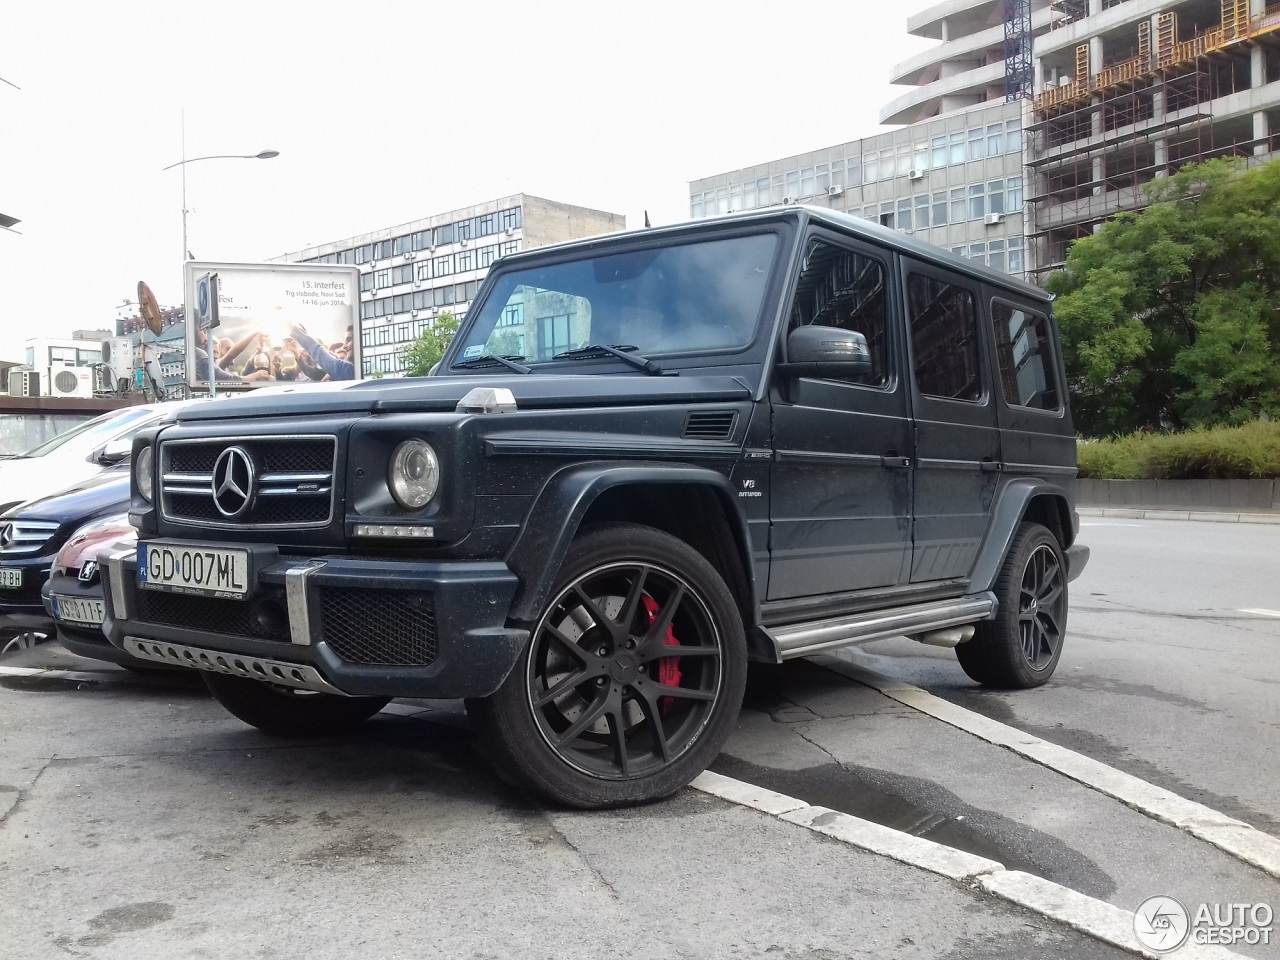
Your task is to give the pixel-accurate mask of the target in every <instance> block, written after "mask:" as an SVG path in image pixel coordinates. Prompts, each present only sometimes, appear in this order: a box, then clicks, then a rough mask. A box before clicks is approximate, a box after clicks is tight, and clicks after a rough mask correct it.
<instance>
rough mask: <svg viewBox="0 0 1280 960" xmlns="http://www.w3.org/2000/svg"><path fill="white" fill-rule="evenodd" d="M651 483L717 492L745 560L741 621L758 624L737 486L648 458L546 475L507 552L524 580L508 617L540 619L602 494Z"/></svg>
mask: <svg viewBox="0 0 1280 960" xmlns="http://www.w3.org/2000/svg"><path fill="white" fill-rule="evenodd" d="M649 484H664V485H670V484H680V485H684V486H688V485H690V484H699V485H703V486H706V487H709V488H711V490H712V491H713V492H714V493H716V495H717V497H718V499H719V500H720V501H721V504H722V506H724V508H725V515H726V519H728V521H729V525H730V529H731V531H732V533H733V539H734V548H735V550H736V552H737V555H738V558H739V560H740V561H741V566H742V575H743V580H744V583H745V585H746V590H747V597H746V598H745V599H746V603H747V605H748V609H749V610H750V611H751V615H750V618H749V619H750V621H751V622H744V624H743V626H744V627H745V628H746V629H747V632H748V635H749V634H750V633H751V631H752V630H753V629H754V627H755V626H756V624H757V623H758V620H759V609H760V607H759V602H758V600H757V597H756V585H755V572H754V567H753V565H752V563H751V551H750V543H751V541H750V539H749V537H748V534H747V524H746V519H745V518H744V517H743V516H742V513H741V511H739V510H738V509H737V498H736V493H735V491H734V489H733V485H732V484H730V483H729V480H728V478H727V477H725V476H724V475H723V474H721V473H717V472H716V471H714V470H710V469H707V468H706V467H696V466H692V465H688V464H673V463H654V462H648V461H631V462H628V463H618V462H617V461H592V462H588V463H576V464H573V465H571V466H567V467H564V468H563V469H561V470H558V471H556V472H555V473H553V474H551V476H549V477H548V478H547V480H546V482H545V483H544V484H543V486H542V489H541V490H540V491H539V492H538V495H537V496H536V497H535V498H534V501H533V504H532V505H531V506H530V508H529V511H528V513H527V514H526V518H525V523H524V527H523V528H522V529H521V531H520V534H519V536H518V537H517V538H516V541H515V543H514V544H512V546H511V549H510V550H509V551H508V552H507V557H506V561H507V565H508V566H509V567H510V568H511V570H512V572H514V573H515V575H516V577H517V578H518V579H519V584H520V585H519V586H518V587H517V588H516V595H515V599H514V600H513V601H512V604H511V612H510V618H511V619H512V620H516V621H519V622H525V623H527V622H530V621H533V620H536V619H537V618H538V615H539V614H540V613H541V612H542V607H543V606H544V605H545V604H546V602H547V598H548V596H549V595H550V593H551V587H552V584H553V583H554V582H555V578H556V575H557V574H558V573H559V571H560V566H561V564H562V563H563V562H564V557H565V554H566V553H567V552H568V551H569V544H570V543H571V542H572V540H573V538H574V536H575V535H576V534H577V532H578V528H579V527H580V526H581V525H582V520H583V517H585V516H586V514H587V510H588V509H589V508H590V507H591V504H592V503H594V502H595V500H596V498H597V497H599V496H600V494H602V493H604V492H605V491H606V490H610V489H613V488H615V487H620V486H628V485H649Z"/></svg>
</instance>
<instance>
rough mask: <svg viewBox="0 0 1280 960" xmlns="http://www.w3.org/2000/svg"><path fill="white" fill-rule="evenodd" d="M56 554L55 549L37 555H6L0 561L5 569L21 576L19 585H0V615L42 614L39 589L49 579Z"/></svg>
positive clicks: (38, 615)
mask: <svg viewBox="0 0 1280 960" xmlns="http://www.w3.org/2000/svg"><path fill="white" fill-rule="evenodd" d="M56 556H57V553H56V551H55V552H54V553H46V554H42V555H41V556H38V557H6V558H5V559H4V561H3V562H2V563H0V567H3V568H5V569H6V570H11V571H12V570H16V571H18V576H20V577H21V578H22V584H21V586H17V587H6V586H0V615H11V614H16V615H19V616H35V617H43V616H44V612H45V611H44V604H43V603H41V601H40V591H41V589H42V588H43V587H44V585H45V582H46V581H47V580H48V579H49V572H50V570H51V569H52V568H53V560H54V557H56Z"/></svg>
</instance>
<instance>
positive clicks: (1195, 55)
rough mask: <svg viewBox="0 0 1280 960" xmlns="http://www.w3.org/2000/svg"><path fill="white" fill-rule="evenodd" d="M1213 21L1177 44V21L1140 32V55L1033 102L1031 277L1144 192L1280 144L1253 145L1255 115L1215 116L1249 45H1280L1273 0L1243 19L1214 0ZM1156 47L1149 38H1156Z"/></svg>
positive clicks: (1084, 65)
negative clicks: (1188, 170)
mask: <svg viewBox="0 0 1280 960" xmlns="http://www.w3.org/2000/svg"><path fill="white" fill-rule="evenodd" d="M1220 2H1221V12H1222V19H1221V22H1220V24H1219V25H1218V26H1216V27H1213V28H1211V29H1209V30H1205V31H1203V32H1201V33H1198V34H1195V35H1194V36H1191V37H1189V38H1187V39H1184V40H1179V39H1178V37H1179V34H1178V18H1177V14H1176V13H1173V12H1166V13H1161V14H1158V15H1157V16H1156V17H1155V23H1154V26H1153V25H1152V24H1151V23H1150V22H1143V23H1141V24H1139V25H1138V29H1137V51H1138V52H1137V56H1135V57H1132V58H1130V59H1127V60H1124V61H1121V62H1118V63H1112V64H1106V65H1100V66H1098V67H1097V69H1096V70H1091V69H1090V67H1091V64H1090V62H1089V61H1090V56H1089V45H1088V44H1081V45H1080V46H1078V47H1077V48H1076V51H1075V53H1076V74H1075V76H1074V77H1073V78H1071V79H1070V80H1068V81H1067V82H1065V83H1063V84H1061V85H1059V86H1057V87H1051V88H1049V89H1048V90H1045V91H1044V92H1042V93H1041V94H1040V95H1039V96H1037V97H1036V98H1035V101H1034V110H1035V116H1034V119H1033V122H1032V123H1031V124H1029V125H1028V127H1027V136H1028V138H1029V139H1028V154H1027V155H1028V160H1027V167H1028V170H1027V174H1028V175H1027V178H1026V182H1027V184H1028V187H1029V189H1028V193H1029V196H1028V198H1027V201H1026V202H1027V204H1028V208H1029V211H1030V214H1031V220H1030V222H1031V226H1030V228H1029V230H1028V240H1029V247H1030V250H1031V255H1032V257H1033V258H1034V265H1033V266H1032V268H1031V273H1032V274H1033V275H1035V276H1040V275H1043V274H1044V273H1045V272H1047V271H1050V270H1053V269H1057V268H1059V267H1061V266H1062V263H1063V261H1065V259H1066V251H1067V249H1068V248H1069V246H1070V244H1071V242H1072V241H1073V240H1076V239H1079V238H1080V237H1083V236H1088V235H1089V234H1091V233H1093V232H1094V230H1095V229H1096V228H1097V226H1098V225H1099V224H1101V223H1102V222H1104V221H1106V220H1109V219H1111V218H1112V217H1113V216H1115V215H1116V214H1117V213H1120V212H1123V211H1136V210H1139V209H1141V208H1142V207H1144V206H1145V205H1146V195H1145V192H1144V186H1145V185H1146V184H1147V183H1149V182H1150V181H1152V180H1154V179H1156V178H1157V177H1163V176H1168V175H1169V174H1170V173H1172V172H1174V171H1175V170H1177V169H1178V168H1179V167H1181V166H1182V165H1184V164H1186V163H1191V162H1196V161H1200V160H1205V159H1209V158H1211V157H1216V156H1245V157H1249V156H1252V155H1253V154H1255V153H1258V152H1262V153H1264V154H1265V153H1270V152H1272V151H1275V150H1277V149H1280V130H1277V135H1275V136H1268V137H1265V138H1263V139H1261V140H1259V139H1256V138H1255V134H1254V129H1253V124H1252V118H1251V116H1248V115H1244V116H1236V117H1228V118H1225V119H1223V118H1219V119H1217V120H1215V118H1214V116H1213V114H1212V111H1211V109H1210V108H1211V105H1212V102H1213V101H1214V100H1217V99H1218V98H1220V97H1223V96H1227V95H1229V94H1232V93H1236V92H1239V91H1240V90H1241V89H1248V88H1249V86H1250V83H1251V80H1252V77H1251V73H1250V61H1249V51H1250V48H1251V47H1252V45H1253V44H1256V43H1263V42H1265V43H1269V44H1275V43H1277V42H1280V4H1277V5H1275V6H1271V7H1268V8H1267V9H1266V10H1265V11H1264V12H1263V14H1262V15H1261V16H1259V17H1257V18H1253V19H1250V17H1249V15H1248V12H1249V4H1248V0H1220ZM1153 40H1154V43H1153Z"/></svg>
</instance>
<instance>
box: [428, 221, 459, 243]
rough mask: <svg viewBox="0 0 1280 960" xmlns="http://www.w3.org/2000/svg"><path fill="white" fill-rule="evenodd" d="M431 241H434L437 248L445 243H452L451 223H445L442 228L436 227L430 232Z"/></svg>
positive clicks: (452, 230)
mask: <svg viewBox="0 0 1280 960" xmlns="http://www.w3.org/2000/svg"><path fill="white" fill-rule="evenodd" d="M431 239H432V240H434V241H435V245H436V246H437V247H438V246H440V245H442V244H445V243H453V239H454V229H453V224H452V223H446V224H445V225H444V226H443V227H436V228H435V230H434V231H433V232H432V236H431Z"/></svg>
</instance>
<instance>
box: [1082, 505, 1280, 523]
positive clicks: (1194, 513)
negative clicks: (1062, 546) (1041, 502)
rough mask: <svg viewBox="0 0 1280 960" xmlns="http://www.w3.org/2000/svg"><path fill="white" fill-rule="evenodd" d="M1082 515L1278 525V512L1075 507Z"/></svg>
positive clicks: (1279, 520)
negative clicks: (1214, 511)
mask: <svg viewBox="0 0 1280 960" xmlns="http://www.w3.org/2000/svg"><path fill="white" fill-rule="evenodd" d="M1076 512H1077V513H1079V514H1080V516H1082V517H1112V518H1114V519H1121V518H1123V519H1125V520H1197V521H1200V522H1202V523H1270V524H1277V525H1280V513H1213V512H1206V511H1203V510H1169V509H1164V508H1155V509H1153V508H1147V507H1143V508H1141V509H1137V508H1131V507H1080V506H1077V507H1076Z"/></svg>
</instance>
